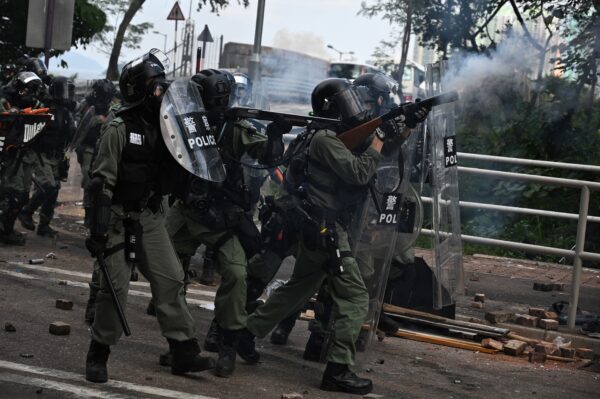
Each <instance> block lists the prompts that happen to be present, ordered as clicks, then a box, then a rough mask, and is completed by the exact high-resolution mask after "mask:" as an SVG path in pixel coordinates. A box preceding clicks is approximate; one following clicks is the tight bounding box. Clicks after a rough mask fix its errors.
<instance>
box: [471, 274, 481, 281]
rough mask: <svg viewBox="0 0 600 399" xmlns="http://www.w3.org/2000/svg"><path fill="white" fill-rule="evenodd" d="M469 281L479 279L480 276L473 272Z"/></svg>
mask: <svg viewBox="0 0 600 399" xmlns="http://www.w3.org/2000/svg"><path fill="white" fill-rule="evenodd" d="M469 281H479V276H478V275H476V274H471V277H469Z"/></svg>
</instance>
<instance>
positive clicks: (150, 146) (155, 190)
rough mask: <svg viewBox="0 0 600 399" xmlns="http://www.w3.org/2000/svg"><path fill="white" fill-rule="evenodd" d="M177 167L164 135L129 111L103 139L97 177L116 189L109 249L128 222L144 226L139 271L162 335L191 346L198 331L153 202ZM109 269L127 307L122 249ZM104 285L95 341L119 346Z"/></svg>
mask: <svg viewBox="0 0 600 399" xmlns="http://www.w3.org/2000/svg"><path fill="white" fill-rule="evenodd" d="M172 162H173V161H172V159H171V158H170V155H169V154H168V152H167V150H166V148H165V147H164V145H163V143H162V138H161V133H160V132H159V131H158V130H157V129H156V128H154V127H153V126H151V125H149V124H147V123H146V122H144V121H143V120H141V118H139V117H137V116H136V114H135V110H132V111H125V112H124V113H123V114H122V115H121V116H120V117H119V118H116V119H114V120H113V121H112V122H111V123H110V125H109V127H108V128H107V130H106V132H105V134H104V135H103V137H102V140H101V141H100V143H99V149H98V157H97V159H96V162H95V164H94V169H93V175H94V176H102V177H103V178H104V181H105V185H106V186H107V187H112V215H111V219H110V227H109V233H108V242H107V247H108V248H109V250H110V248H118V247H119V246H120V245H122V243H123V240H124V233H125V231H124V230H125V225H127V223H128V222H127V221H128V219H131V220H133V221H137V222H139V224H140V225H141V233H142V234H141V237H142V238H141V242H142V253H141V257H142V261H141V262H139V263H138V267H139V270H140V271H141V273H142V274H143V275H144V276H145V277H146V279H147V280H148V281H149V282H150V287H151V290H152V296H153V299H154V302H155V306H156V311H157V319H158V322H159V324H160V327H161V331H162V334H163V336H164V337H166V338H168V339H172V340H175V341H187V340H191V339H192V338H193V337H194V331H195V330H194V324H193V319H192V316H191V314H190V312H189V310H188V308H187V304H186V302H185V297H184V287H183V271H182V268H181V265H180V263H179V260H178V258H177V254H176V253H175V251H174V249H173V247H172V245H171V242H170V240H169V236H168V233H167V230H166V228H165V224H164V214H163V211H162V209H161V208H160V199H159V200H158V201H156V205H155V206H154V207H153V206H152V204H149V203H148V202H149V201H150V202H151V198H152V197H153V196H154V197H155V198H156V196H160V195H161V194H163V191H164V190H165V187H164V186H161V184H160V180H161V172H165V173H167V171H166V169H168V168H169V165H171V164H172ZM163 177H166V176H163ZM108 191H109V192H111V190H108ZM106 265H107V267H108V270H109V271H110V274H111V276H112V280H113V284H114V286H115V290H116V292H117V295H118V297H119V299H120V300H121V303H122V304H125V302H126V299H127V291H128V288H129V279H130V276H131V265H130V264H127V262H126V259H125V256H124V252H123V251H122V250H120V251H116V252H114V253H113V254H111V255H110V256H107V257H106ZM100 286H101V290H100V292H99V293H98V297H97V299H96V317H95V318H94V323H93V324H92V329H91V331H92V338H93V340H95V341H97V342H99V343H101V344H104V345H114V344H115V343H116V342H117V341H118V339H119V337H120V335H121V333H122V327H121V324H120V322H119V318H118V314H117V312H116V310H115V307H114V306H113V302H112V298H111V296H110V293H109V291H108V288H107V285H106V282H105V281H104V278H103V277H101V278H100Z"/></svg>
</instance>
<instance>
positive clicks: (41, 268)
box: [6, 262, 216, 298]
mask: <svg viewBox="0 0 600 399" xmlns="http://www.w3.org/2000/svg"><path fill="white" fill-rule="evenodd" d="M6 263H7V264H9V265H11V266H15V267H22V268H23V269H29V270H37V271H43V272H47V273H57V274H64V275H66V276H73V277H81V278H85V279H86V280H91V278H92V274H91V273H82V272H76V271H73V270H66V269H60V268H56V267H47V266H41V265H28V264H27V263H23V262H6ZM129 284H130V285H133V286H137V287H150V283H146V282H144V281H131V282H130V283H129ZM187 292H188V293H190V294H196V295H201V296H207V297H211V298H214V297H215V295H216V293H215V292H214V291H206V290H194V289H188V290H187Z"/></svg>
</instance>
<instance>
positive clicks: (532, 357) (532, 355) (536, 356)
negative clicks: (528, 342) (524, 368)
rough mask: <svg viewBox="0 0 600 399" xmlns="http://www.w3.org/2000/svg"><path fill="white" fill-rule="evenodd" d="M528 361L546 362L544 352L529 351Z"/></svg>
mask: <svg viewBox="0 0 600 399" xmlns="http://www.w3.org/2000/svg"><path fill="white" fill-rule="evenodd" d="M529 363H546V354H545V353H544V352H535V351H533V352H529Z"/></svg>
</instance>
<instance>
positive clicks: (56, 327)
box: [50, 321, 71, 335]
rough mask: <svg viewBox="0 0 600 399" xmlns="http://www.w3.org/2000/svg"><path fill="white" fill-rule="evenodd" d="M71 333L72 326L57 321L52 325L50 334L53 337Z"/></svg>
mask: <svg viewBox="0 0 600 399" xmlns="http://www.w3.org/2000/svg"><path fill="white" fill-rule="evenodd" d="M70 333H71V326H70V325H69V324H67V323H63V322H62V321H55V322H54V323H51V324H50V334H53V335H69V334H70Z"/></svg>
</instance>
